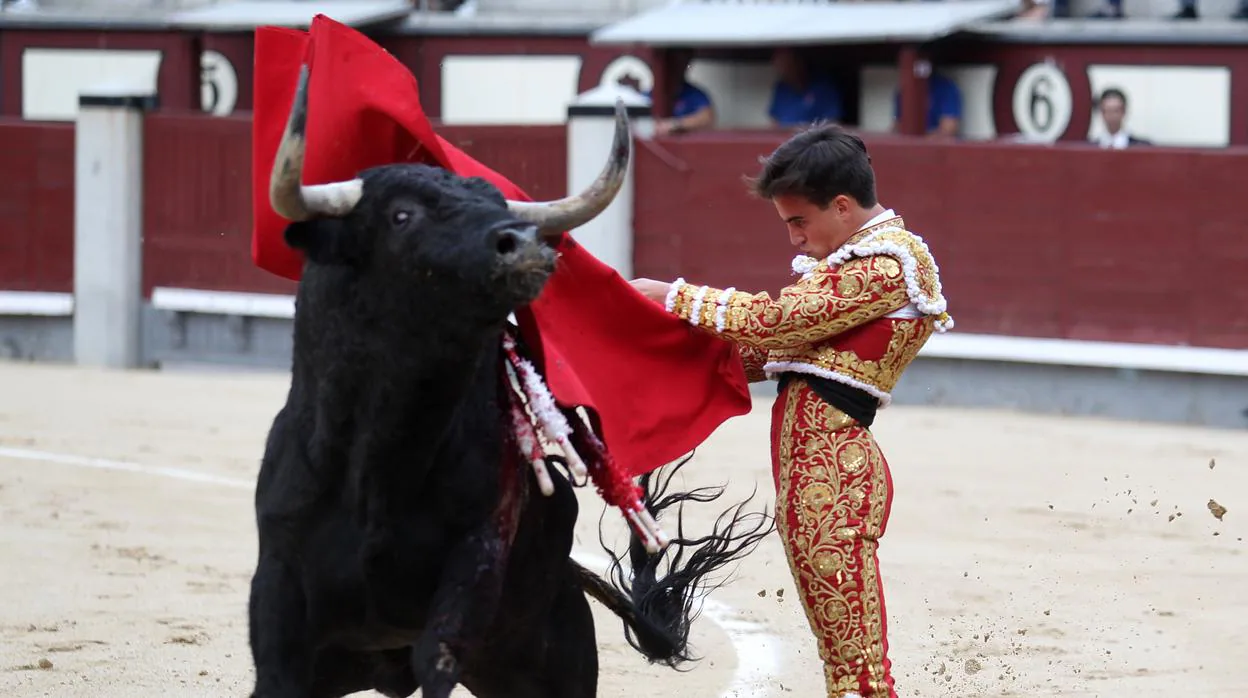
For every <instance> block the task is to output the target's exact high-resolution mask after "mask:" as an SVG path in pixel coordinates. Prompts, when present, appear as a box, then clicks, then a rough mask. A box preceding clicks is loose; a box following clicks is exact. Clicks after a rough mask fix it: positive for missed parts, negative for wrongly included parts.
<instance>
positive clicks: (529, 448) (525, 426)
mask: <svg viewBox="0 0 1248 698" xmlns="http://www.w3.org/2000/svg"><path fill="white" fill-rule="evenodd" d="M507 375H508V377H509V378H511V379H512V381H513V385H514V386H515V388H516V389H520V384H519V383H520V382H519V379H518V378H517V377H516V370H515V368H513V367H512V365H511V362H510V361H509V362H507ZM511 424H512V428H514V429H515V432H516V443H517V444H518V445H519V447H520V455H521V456H523V457H524V458H526V459H528V461H529V463H530V464H531V465H532V466H533V474H534V475H535V476H536V477H537V486H538V488H539V489H541V491H542V494H543V495H545V496H547V497H549V496H551V495H552V494H554V493H555V483H554V481H552V480H551V479H550V470H549V469H547V467H546V458H545V453H544V452H543V449H542V444H541V443H540V441H539V439H538V436H537V432H536V431H535V430H534V429H533V423H532V422H531V421H529V415H528V413H527V412H525V411H524V406H523V405H521V404H519V403H514V404H512V406H511Z"/></svg>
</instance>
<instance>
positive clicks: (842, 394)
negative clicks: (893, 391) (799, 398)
mask: <svg viewBox="0 0 1248 698" xmlns="http://www.w3.org/2000/svg"><path fill="white" fill-rule="evenodd" d="M794 378H800V379H801V380H804V381H806V383H807V384H808V385H809V386H810V389H811V390H813V391H814V392H815V394H816V395H818V396H819V397H820V398H822V399H823V401H824V402H826V403H828V404H829V405H832V406H833V407H835V408H836V409H838V410H840V411H842V412H844V413H845V414H847V415H849V416H850V417H852V418H853V419H854V421H856V422H858V423H859V424H860V425H862V427H863V428H864V429H870V428H871V423H872V422H874V421H875V411H876V410H877V409H879V407H880V400H879V398H877V397H875V396H874V395H872V394H870V393H868V392H867V391H865V390H859V389H858V388H855V387H852V386H848V385H845V384H844V383H840V382H838V381H834V380H829V379H827V378H823V377H821V376H814V375H811V374H809V373H795V372H792V371H786V372H784V373H782V374H780V381H779V382H780V385H779V387H778V388H777V389H776V393H777V394H779V393H780V392H781V391H783V390H784V388H785V386H786V385H788V384H789V381H790V380H793V379H794Z"/></svg>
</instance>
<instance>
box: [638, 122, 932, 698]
mask: <svg viewBox="0 0 1248 698" xmlns="http://www.w3.org/2000/svg"><path fill="white" fill-rule="evenodd" d="M752 189H753V192H754V193H755V194H757V195H758V196H760V197H761V198H765V199H769V200H771V202H772V203H773V205H774V206H775V208H776V211H777V212H778V213H779V215H780V218H781V220H782V221H783V222H784V224H785V226H786V227H787V228H788V235H789V240H790V242H791V243H792V244H793V245H794V246H796V247H797V248H798V249H799V250H800V251H801V252H802V254H801V255H798V256H797V257H796V258H795V259H794V261H793V272H794V274H800V275H801V278H800V280H798V281H796V282H795V283H793V284H792V285H790V286H787V287H785V288H784V289H783V290H782V291H781V292H780V294H779V296H778V297H776V298H772V297H771V296H770V295H768V294H767V293H765V292H764V293H747V292H744V291H740V290H737V289H735V288H732V287H729V288H725V289H720V288H713V287H710V286H705V285H698V284H695V283H690V282H686V281H685V280H684V279H683V278H678V279H676V280H675V281H673V282H671V283H667V282H660V281H655V280H652V279H635V280H633V281H632V282H631V283H632V285H633V287H634V288H636V289H637V290H638V291H640V292H641V293H642V294H643V295H645V296H647V297H649V298H650V299H651V300H653V301H655V302H658V303H662V304H664V306H665V307H666V308H667V310H668V311H669V312H671V313H674V314H675V315H676V316H678V317H680V318H681V319H683V320H685V321H687V322H688V323H689V324H691V325H693V326H695V327H697V328H700V329H702V330H704V331H705V332H707V333H714V334H715V335H717V336H719V337H721V338H723V339H725V340H728V341H730V342H732V343H734V344H735V345H737V346H738V347H739V349H740V352H741V356H742V360H743V362H744V364H745V371H746V375H747V376H748V378H749V380H750V381H751V382H758V381H762V380H766V379H775V380H777V381H778V384H779V388H778V397H777V399H776V401H775V403H774V407H773V408H772V427H771V453H772V472H773V478H774V482H775V486H776V494H777V498H776V513H777V528H778V530H779V532H780V534H781V537H782V538H783V541H784V547H785V552H786V555H787V557H788V561H789V566H790V569H791V571H792V574H793V577H794V582H795V584H796V585H797V588H798V590H799V591H800V593H801V597H802V602H803V606H804V609H805V612H806V616H807V619H808V621H809V623H810V628H811V630H812V631H813V633H814V635H815V638H816V641H817V643H818V648H819V655H820V657H821V658H822V660H823V664H824V674H825V678H826V682H827V695H828V696H829V697H834V698H849V697H855V696H856V697H860V698H868V697H871V698H874V697H877V696H888V697H890V698H893V697H895V696H896V691H895V689H894V687H893V685H894V682H893V677H892V674H891V662H890V661H889V659H888V639H887V622H886V613H885V606H884V590H883V586H882V584H881V579H880V571H879V564H878V558H877V555H876V552H877V547H878V545H879V540H880V538H881V537H882V536H883V534H884V531H885V528H886V526H887V524H888V517H889V510H890V508H891V504H892V478H891V475H890V473H889V467H888V463H887V461H886V460H885V458H884V455H883V454H882V453H881V451H880V447H879V446H878V444H877V443H876V441H875V439H874V437H873V436H872V434H871V425H872V423H873V421H874V420H875V416H876V411H877V409H879V408H882V407H884V406H886V405H887V404H888V403H889V401H890V399H891V396H890V392H891V391H892V390H893V388H894V386H895V385H896V383H897V381H898V379H899V378H900V376H901V374H902V372H903V371H904V370H905V369H906V367H907V366H908V365H909V364H910V362H911V361H912V360H913V359H914V357H915V355H916V354H917V353H918V352H919V349H920V348H921V347H922V346H923V345H924V344H925V343H926V342H927V340H928V338H929V337H930V336H931V335H932V333H933V332H944V331H946V330H948V329H950V328H952V326H953V320H952V318H951V317H950V316H949V314H948V313H947V312H946V302H945V298H944V296H943V295H942V292H941V283H940V277H939V272H938V269H937V266H936V262H935V261H934V260H933V258H932V255H931V253H930V252H929V250H928V248H927V245H926V244H925V243H924V242H923V240H922V239H921V238H920V237H919V236H918V235H915V234H914V233H912V232H910V231H908V230H907V229H906V224H905V222H904V221H903V220H902V218H901V217H900V216H898V215H897V214H896V213H894V212H893V211H892V210H891V209H886V208H885V207H884V206H883V205H882V204H881V203H879V201H878V200H877V198H876V186H875V173H874V171H873V169H872V167H871V159H870V157H869V155H868V154H867V150H866V146H865V145H864V143H863V142H862V140H861V139H860V138H858V137H857V136H855V135H852V134H850V133H848V132H847V131H845V130H843V129H841V128H840V127H838V126H835V125H826V124H816V125H813V126H811V127H810V128H808V129H807V130H805V131H803V132H800V133H798V134H796V135H794V136H793V137H792V138H790V139H789V140H788V141H787V142H785V143H784V144H782V145H781V146H779V147H778V148H777V149H776V150H775V151H774V152H773V153H772V154H771V155H770V156H769V157H767V158H765V159H764V160H763V167H762V171H761V173H760V174H759V176H758V177H757V178H755V179H754V180H753V181H752Z"/></svg>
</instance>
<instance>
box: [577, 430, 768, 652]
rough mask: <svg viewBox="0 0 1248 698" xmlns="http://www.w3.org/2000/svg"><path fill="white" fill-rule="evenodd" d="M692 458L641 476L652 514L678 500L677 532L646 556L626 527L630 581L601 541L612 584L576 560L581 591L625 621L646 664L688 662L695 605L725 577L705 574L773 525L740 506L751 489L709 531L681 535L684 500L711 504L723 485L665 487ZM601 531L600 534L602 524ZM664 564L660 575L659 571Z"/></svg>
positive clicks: (740, 552) (628, 634)
mask: <svg viewBox="0 0 1248 698" xmlns="http://www.w3.org/2000/svg"><path fill="white" fill-rule="evenodd" d="M690 458H692V454H690V456H688V457H686V458H684V459H682V460H681V461H679V462H677V463H675V464H672V465H668V466H664V467H663V468H660V469H659V470H657V471H655V472H654V473H650V474H647V475H644V476H642V478H641V479H640V485H641V487H642V488H643V489H644V491H645V495H644V500H643V501H644V503H645V506H646V508H647V509H648V510H649V511H650V513H651V514H652V515H653V516H654V517H655V519H660V520H661V517H662V515H663V513H664V512H665V511H666V510H667V509H669V508H670V507H672V505H677V507H676V525H675V534H674V535H673V536H672V543H671V545H670V546H668V548H667V549H666V550H664V551H663V552H661V553H657V554H650V553H648V552H646V549H645V545H644V544H643V543H642V541H641V539H640V538H638V536H637V535H636V533H632V535H631V536H630V539H629V546H628V556H629V563H630V564H629V567H630V568H631V571H632V579H631V581H630V580H629V579H627V576H626V574H625V571H624V565H623V563H622V561H621V560H620V558H619V557H617V556H616V555H615V553H614V552H613V551H612V550H611V549H610V548H609V547H608V546H607V545H606V543H605V542H603V544H602V547H603V549H604V550H605V551H606V552H607V554H608V555H610V556H611V560H612V564H611V569H610V572H609V577H610V579H611V581H610V583H608V581H607V580H604V579H602V578H600V577H598V576H597V575H594V574H593V573H592V572H589V571H588V570H585V569H584V568H579V566H578V568H579V570H580V571H581V573H582V578H583V580H584V582H583V587H584V589H585V591H586V592H587V593H588V594H590V595H591V596H592V597H594V598H595V599H598V600H599V601H600V602H601V603H602V604H603V605H605V606H606V607H607V608H609V609H611V611H612V612H614V613H615V614H616V615H617V616H619V617H620V619H621V620H623V621H624V633H625V637H626V638H627V639H628V643H629V644H630V645H632V646H633V648H634V649H636V650H637V651H638V652H640V653H641V654H643V655H644V656H645V657H646V658H647V659H649V660H650V661H651V662H656V663H663V664H666V665H668V666H670V667H672V668H676V667H678V666H679V665H680V664H682V663H684V662H688V661H692V660H693V656H692V655H691V654H690V652H689V628H690V626H691V625H692V623H693V620H694V619H695V618H696V617H697V615H698V612H699V610H700V608H699V609H695V603H696V602H698V601H699V600H700V599H701V597H703V596H705V595H706V594H707V593H709V592H711V591H712V590H714V589H716V588H718V587H719V586H722V585H723V584H725V583H727V581H728V577H729V575H724V578H723V579H720V580H717V581H713V580H711V578H710V577H711V575H712V574H713V573H715V572H716V571H718V570H720V569H722V568H723V567H724V566H726V565H728V564H729V563H731V562H733V561H735V560H739V559H741V558H743V557H745V556H746V555H748V554H749V553H751V552H752V551H753V550H754V548H755V547H757V545H758V543H759V542H760V541H761V540H762V539H763V538H765V537H766V536H768V535H770V534H771V533H772V531H774V530H775V521H774V519H773V518H772V517H771V516H768V515H767V514H765V513H761V512H746V511H745V507H746V505H747V504H749V503H750V502H751V501H752V500H753V499H754V495H753V494H751V495H750V497H749V498H748V499H746V500H745V501H742V502H740V503H738V504H736V505H735V506H732V507H730V508H728V509H727V510H725V511H724V512H723V513H721V514H720V516H719V518H718V520H717V521H716V522H715V527H714V529H713V530H712V532H711V533H710V534H708V535H706V536H703V537H701V538H692V539H691V538H685V531H684V525H683V522H682V521H681V517H680V515H681V513H682V511H683V509H684V503H685V502H687V501H694V502H713V501H715V500H717V499H719V497H720V496H721V495H723V493H724V488H723V487H702V488H698V489H695V490H691V491H689V492H673V493H671V494H668V493H667V490H668V487H669V485H670V484H671V480H672V477H673V476H674V475H675V474H676V472H677V471H679V470H680V468H681V467H683V466H684V465H685V464H686V463H688V462H689V460H690ZM665 528H667V530H668V531H669V532H671V530H672V529H671V527H670V526H665ZM599 531H600V537H601V524H600V525H599ZM664 563H666V564H664ZM664 568H665V573H663V574H661V571H663V570H664ZM699 606H700V604H699Z"/></svg>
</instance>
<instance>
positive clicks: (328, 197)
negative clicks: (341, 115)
mask: <svg viewBox="0 0 1248 698" xmlns="http://www.w3.org/2000/svg"><path fill="white" fill-rule="evenodd" d="M307 125H308V66H307V65H304V66H303V67H302V68H301V69H300V70H299V84H298V86H297V87H296V88H295V102H294V104H292V105H291V107H290V118H289V119H287V121H286V131H285V132H284V133H283V134H282V142H281V143H280V144H278V146H277V157H276V158H275V159H274V160H273V172H272V173H271V174H270V175H269V202H270V203H271V204H272V205H273V210H274V211H276V212H277V213H278V215H280V216H282V217H283V218H286V219H287V220H292V221H306V220H308V219H310V218H315V217H317V216H330V217H340V216H345V215H346V214H348V213H350V212H351V209H353V208H355V205H356V204H357V203H359V201H360V197H361V196H362V195H363V194H364V182H363V181H361V180H359V179H352V180H350V181H346V182H332V183H330V184H317V185H313V186H304V184H303V149H304V146H305V144H306V141H305V140H304V131H305V130H306V129H307Z"/></svg>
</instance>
